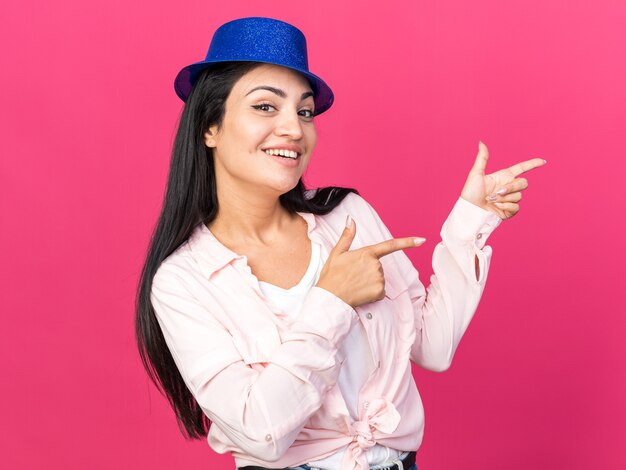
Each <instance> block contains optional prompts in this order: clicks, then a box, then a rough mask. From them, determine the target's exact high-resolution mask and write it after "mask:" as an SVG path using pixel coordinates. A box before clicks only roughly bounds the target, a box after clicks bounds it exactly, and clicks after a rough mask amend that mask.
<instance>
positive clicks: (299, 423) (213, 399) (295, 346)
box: [151, 263, 358, 462]
mask: <svg viewBox="0 0 626 470" xmlns="http://www.w3.org/2000/svg"><path fill="white" fill-rule="evenodd" d="M151 301H152V305H153V307H154V310H155V313H156V317H157V320H158V323H159V325H160V327H161V330H162V332H163V335H164V337H165V341H166V343H167V346H168V348H169V350H170V352H171V354H172V357H173V359H174V361H175V363H176V365H177V366H178V369H179V371H180V373H181V375H182V378H183V380H184V381H185V384H186V385H187V387H188V388H189V390H190V392H191V393H192V394H193V396H194V397H195V399H196V401H197V402H198V404H199V405H200V407H201V408H202V410H203V411H204V413H205V414H206V415H207V417H208V418H209V419H210V420H211V421H212V422H213V423H214V425H217V426H218V428H219V430H220V431H222V432H223V433H224V434H225V435H226V436H227V437H228V438H229V439H230V440H231V441H232V443H233V444H234V445H235V446H237V447H238V448H239V449H241V450H242V451H243V452H244V453H246V454H248V455H250V456H252V457H255V458H257V459H260V460H263V461H267V462H272V461H276V460H278V459H280V457H281V456H282V455H283V454H284V453H285V452H286V451H287V449H288V448H289V447H290V446H291V444H292V443H293V442H294V441H295V439H296V436H297V435H298V433H299V432H300V430H301V429H302V428H303V426H304V424H305V423H306V421H307V419H308V418H309V417H310V416H311V415H312V414H313V413H315V412H316V411H317V410H318V409H319V408H320V407H321V405H322V401H323V398H324V395H325V394H326V392H327V391H328V390H329V389H330V388H332V387H333V385H334V384H335V383H336V381H337V377H338V375H339V370H340V368H341V364H342V363H343V361H344V359H345V358H344V357H343V356H342V352H341V350H340V349H339V346H340V344H341V342H342V341H343V339H344V338H345V336H346V335H347V333H348V331H349V329H350V328H351V326H352V325H353V323H354V321H357V319H358V317H357V315H356V312H355V311H354V309H353V308H352V307H351V306H350V305H349V304H347V303H345V302H344V301H343V300H341V299H340V298H339V297H337V296H335V295H334V294H332V293H331V292H329V291H327V290H325V289H323V288H320V287H317V286H314V287H313V288H312V289H311V290H310V291H309V293H308V294H307V296H306V298H305V301H304V304H303V307H302V309H301V311H300V313H299V315H298V317H297V318H296V320H295V321H294V323H293V327H292V328H291V329H290V330H289V332H287V333H286V334H283V335H281V340H282V344H280V345H279V346H277V347H276V349H274V350H273V351H272V353H271V354H270V357H269V361H268V363H267V365H266V367H265V368H263V369H262V370H260V371H259V370H257V369H253V368H251V367H249V366H247V365H246V364H245V363H244V362H243V360H242V356H241V354H240V353H239V352H238V350H237V348H236V346H235V345H234V342H233V337H232V335H231V334H230V333H229V331H227V329H226V328H225V327H224V326H223V325H222V324H221V323H220V322H219V321H218V320H217V319H216V317H215V315H212V312H211V311H210V309H208V308H207V307H206V306H205V305H203V304H202V303H201V302H199V301H198V300H197V298H196V297H195V296H194V295H193V293H192V291H190V289H189V283H187V282H186V281H185V278H184V271H182V270H181V269H180V268H174V269H172V268H171V267H168V266H166V265H165V263H163V264H162V265H161V266H160V267H159V270H158V271H157V274H156V275H155V277H154V280H153V285H152V291H151Z"/></svg>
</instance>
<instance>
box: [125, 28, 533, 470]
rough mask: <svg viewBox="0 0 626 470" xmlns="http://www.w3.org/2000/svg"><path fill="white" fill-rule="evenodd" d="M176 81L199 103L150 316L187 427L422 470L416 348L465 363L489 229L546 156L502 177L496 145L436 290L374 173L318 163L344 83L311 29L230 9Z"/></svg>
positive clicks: (444, 254)
mask: <svg viewBox="0 0 626 470" xmlns="http://www.w3.org/2000/svg"><path fill="white" fill-rule="evenodd" d="M175 90H176V93H177V94H178V96H179V97H180V98H181V99H182V100H183V101H184V102H185V106H184V109H183V113H182V115H181V118H180V123H179V126H178V132H177V134H176V140H175V143H174V148H173V151H172V158H171V164H170V169H169V176H168V182H167V190H166V193H165V200H164V202H163V209H162V212H161V214H160V217H159V220H158V222H157V225H156V230H155V232H154V235H153V237H152V240H151V243H150V247H149V250H148V256H147V260H146V263H145V265H144V268H143V271H142V275H141V280H140V284H139V287H138V293H137V304H136V326H135V328H136V336H137V342H138V346H139V352H140V355H141V358H142V361H143V364H144V366H145V368H146V371H147V372H148V374H149V376H150V378H151V379H152V380H153V382H154V383H155V384H156V385H157V387H159V389H160V390H161V391H162V392H163V394H164V395H165V396H166V398H167V399H168V401H169V402H170V404H171V405H172V407H173V409H174V412H175V413H176V417H177V419H178V422H179V424H180V426H181V429H182V430H183V431H184V432H185V433H186V435H187V436H189V437H191V438H202V437H204V436H207V438H208V443H209V445H210V446H211V447H212V448H213V449H214V450H215V451H216V452H219V453H225V452H229V453H230V454H231V455H232V456H233V457H234V459H235V464H236V466H237V467H238V468H247V469H258V468H261V469H263V468H301V469H310V468H320V469H327V470H331V469H342V470H343V469H365V470H367V469H369V468H373V469H376V468H386V469H393V470H396V469H404V470H407V469H408V470H416V469H417V466H416V464H415V455H416V452H415V451H416V450H417V449H418V448H419V446H420V444H421V441H422V436H423V426H424V414H423V407H422V403H421V400H420V396H419V393H418V391H417V387H416V384H415V381H414V379H413V377H412V374H411V362H414V363H415V364H417V365H419V366H421V367H424V368H426V369H429V370H435V371H443V370H445V369H447V368H448V367H449V366H450V362H451V361H452V357H453V355H454V352H455V350H456V348H457V346H458V344H459V341H460V340H461V337H462V336H463V334H464V332H465V330H466V328H467V326H468V324H469V322H470V320H471V318H472V316H473V314H474V312H475V310H476V307H477V306H478V302H479V300H480V297H481V295H482V292H483V289H484V287H485V282H486V279H487V272H488V269H489V262H490V259H491V254H492V252H491V248H490V247H489V246H487V245H486V241H487V239H488V237H489V235H490V234H491V233H492V232H493V230H494V229H495V228H496V227H497V226H498V225H499V224H500V222H501V221H502V220H503V219H504V218H508V217H510V216H512V215H514V214H515V213H516V212H517V211H518V210H519V207H518V204H517V203H518V202H519V200H520V198H521V194H520V191H521V190H523V189H525V188H526V187H527V182H526V180H525V179H523V178H517V176H518V175H519V174H520V173H523V172H525V171H528V170H530V169H532V168H534V167H536V166H540V165H541V164H543V160H541V161H539V159H535V160H530V161H527V162H523V163H520V164H518V165H515V166H513V167H511V168H509V169H506V170H501V171H499V172H496V173H492V174H490V175H485V172H484V170H485V167H486V163H487V158H488V154H487V149H486V147H485V146H484V145H482V144H481V145H480V148H479V153H478V155H477V157H476V161H475V163H474V166H473V168H472V170H471V171H470V174H469V176H468V179H467V182H466V184H465V186H464V187H463V190H462V192H461V197H459V198H458V200H457V202H456V204H455V206H454V208H453V209H452V211H451V212H450V215H449V216H448V218H447V219H446V221H445V223H444V224H443V227H442V230H441V236H442V241H441V242H440V243H438V244H437V245H436V247H435V250H434V253H433V261H432V265H433V270H434V275H433V276H432V278H431V284H430V285H429V286H428V288H425V287H424V285H423V284H422V283H421V282H420V279H419V274H418V272H417V270H416V269H415V267H414V266H413V264H412V263H411V261H410V259H409V258H408V257H407V256H406V254H404V252H403V251H402V250H403V249H407V248H412V247H415V246H419V245H421V244H423V243H424V241H425V240H424V239H423V238H415V237H406V238H393V236H392V234H391V232H390V231H389V229H388V228H387V227H386V226H385V224H384V223H383V221H382V220H381V219H380V217H379V216H378V214H377V213H376V211H375V210H374V208H373V207H372V206H371V205H370V204H369V203H368V202H367V201H365V199H363V198H362V197H361V196H360V195H359V193H358V191H357V190H355V189H352V188H341V187H326V188H316V189H314V190H309V189H307V188H306V187H305V185H304V183H303V181H302V175H303V174H304V172H305V170H306V168H307V166H308V164H309V162H310V159H311V157H312V154H313V151H314V149H315V145H316V142H317V133H316V129H315V121H314V119H315V116H319V115H320V114H322V113H323V112H325V111H326V110H328V109H329V108H330V106H331V105H332V103H333V93H332V91H331V89H330V88H329V87H328V85H327V84H326V83H325V82H324V81H323V80H322V79H321V78H319V77H317V76H316V75H314V74H313V73H311V72H310V71H309V69H308V62H307V50H306V41H305V39H304V36H303V34H302V33H301V32H300V30H298V29H297V28H295V27H294V26H292V25H289V24H287V23H285V22H282V21H279V20H274V19H270V18H258V17H254V18H243V19H238V20H234V21H231V22H229V23H226V24H224V25H222V26H221V27H220V28H218V30H217V31H216V32H215V34H214V36H213V39H212V41H211V45H210V47H209V52H208V54H207V57H206V59H205V60H203V61H201V62H197V63H195V64H192V65H190V66H187V67H184V68H183V69H182V70H181V72H180V73H179V74H178V76H177V77H176V80H175ZM496 190H498V191H497V192H496ZM496 203H497V204H500V206H496V205H495V204H496Z"/></svg>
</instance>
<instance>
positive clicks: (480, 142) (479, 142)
mask: <svg viewBox="0 0 626 470" xmlns="http://www.w3.org/2000/svg"><path fill="white" fill-rule="evenodd" d="M482 143H483V141H482V140H479V141H478V148H480V144H482Z"/></svg>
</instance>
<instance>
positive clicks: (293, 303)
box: [259, 242, 405, 470]
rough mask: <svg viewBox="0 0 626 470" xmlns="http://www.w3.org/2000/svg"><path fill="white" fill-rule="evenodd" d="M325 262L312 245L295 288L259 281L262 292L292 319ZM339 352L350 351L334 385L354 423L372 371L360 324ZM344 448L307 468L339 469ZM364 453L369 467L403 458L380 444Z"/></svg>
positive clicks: (364, 334) (316, 245)
mask: <svg viewBox="0 0 626 470" xmlns="http://www.w3.org/2000/svg"><path fill="white" fill-rule="evenodd" d="M325 262H326V261H325V260H323V259H322V256H321V247H320V245H319V244H317V243H313V242H311V261H310V263H309V267H308V269H307V271H306V273H305V274H304V276H303V277H302V279H301V280H300V282H299V283H298V284H297V285H295V286H293V287H291V288H290V289H282V288H280V287H278V286H275V285H273V284H270V283H268V282H264V281H259V285H260V287H261V291H262V292H263V294H264V295H265V296H266V297H268V298H269V299H270V301H271V302H272V303H273V304H274V305H275V306H276V307H278V308H279V309H280V310H281V311H283V312H285V313H287V314H288V315H291V316H294V317H295V316H296V315H297V314H298V312H299V311H300V308H301V306H302V304H303V303H304V298H305V296H306V294H307V292H308V291H309V289H311V287H313V286H314V285H315V284H316V282H317V280H318V278H319V275H320V272H321V271H322V267H323V266H324V263H325ZM341 349H342V350H345V351H349V352H350V354H346V355H345V358H346V359H345V361H344V363H343V365H342V366H341V370H340V371H339V377H338V378H337V384H338V386H339V389H340V390H341V394H342V395H343V398H344V400H345V402H346V406H347V408H348V411H349V412H350V415H351V416H352V418H353V419H354V420H357V419H358V416H357V412H356V409H357V403H356V398H357V395H358V391H359V389H360V388H361V386H362V385H363V384H364V383H365V381H366V380H367V378H368V377H369V375H370V373H371V372H372V370H373V369H374V362H373V360H372V354H371V351H370V348H369V343H368V341H367V333H366V332H365V329H364V328H363V325H362V324H361V322H357V323H355V325H354V327H353V328H352V329H351V330H350V332H349V333H348V335H347V336H346V338H345V340H344V342H343V344H342V345H341ZM346 448H347V446H346V447H344V448H342V449H339V450H338V451H337V452H336V453H334V454H333V455H331V456H329V457H326V458H324V459H322V460H315V461H311V462H309V463H308V464H309V465H310V466H311V467H317V468H320V469H324V470H335V469H338V468H339V465H340V463H341V460H342V459H343V456H344V453H345V451H346ZM365 453H366V456H367V460H368V462H369V464H370V466H374V465H380V464H383V463H386V462H388V461H390V460H392V459H396V458H398V456H399V455H403V454H405V452H400V451H397V450H395V449H390V448H388V447H385V446H382V445H379V444H376V445H375V446H373V447H370V448H369V449H366V450H365Z"/></svg>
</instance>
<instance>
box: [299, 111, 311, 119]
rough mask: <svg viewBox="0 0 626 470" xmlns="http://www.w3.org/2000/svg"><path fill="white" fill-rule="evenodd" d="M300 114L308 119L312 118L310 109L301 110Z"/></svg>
mask: <svg viewBox="0 0 626 470" xmlns="http://www.w3.org/2000/svg"><path fill="white" fill-rule="evenodd" d="M300 112H301V113H305V114H304V116H305V117H308V118H312V117H313V111H312V110H310V109H303V110H302V111H300Z"/></svg>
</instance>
